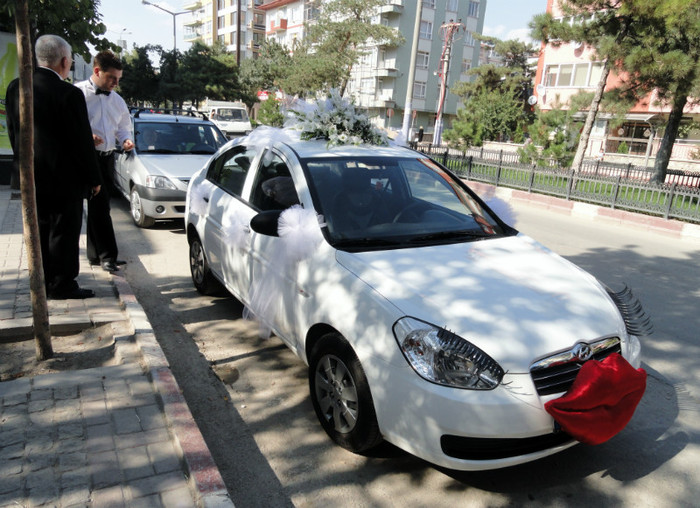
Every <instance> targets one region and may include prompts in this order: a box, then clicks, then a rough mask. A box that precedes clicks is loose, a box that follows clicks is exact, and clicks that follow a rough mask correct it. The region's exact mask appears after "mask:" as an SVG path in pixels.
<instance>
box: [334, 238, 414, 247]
mask: <svg viewBox="0 0 700 508" xmlns="http://www.w3.org/2000/svg"><path fill="white" fill-rule="evenodd" d="M401 244H403V242H398V241H396V240H387V239H386V238H344V239H342V240H336V241H334V242H333V247H336V248H339V247H391V246H396V245H401Z"/></svg>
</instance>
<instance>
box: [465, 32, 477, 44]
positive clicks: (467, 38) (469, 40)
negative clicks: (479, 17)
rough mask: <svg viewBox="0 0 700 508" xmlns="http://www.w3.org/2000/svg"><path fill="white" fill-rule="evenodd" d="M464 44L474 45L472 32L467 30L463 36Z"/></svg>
mask: <svg viewBox="0 0 700 508" xmlns="http://www.w3.org/2000/svg"><path fill="white" fill-rule="evenodd" d="M464 45H465V46H474V45H475V42H474V36H473V35H472V32H469V31H468V32H467V34H466V35H465V36H464Z"/></svg>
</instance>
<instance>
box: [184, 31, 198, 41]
mask: <svg viewBox="0 0 700 508" xmlns="http://www.w3.org/2000/svg"><path fill="white" fill-rule="evenodd" d="M183 39H184V41H185V42H194V41H198V40H201V39H202V34H200V33H199V32H189V33H187V32H185V34H184V35H183Z"/></svg>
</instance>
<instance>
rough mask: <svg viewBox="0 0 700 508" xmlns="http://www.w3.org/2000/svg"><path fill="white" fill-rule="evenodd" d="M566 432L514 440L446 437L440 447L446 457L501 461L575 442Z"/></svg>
mask: <svg viewBox="0 0 700 508" xmlns="http://www.w3.org/2000/svg"><path fill="white" fill-rule="evenodd" d="M573 441H574V439H573V438H572V437H571V436H570V435H568V434H566V433H565V432H555V433H552V434H545V435H543V436H535V437H526V438H520V439H514V438H498V439H496V438H470V437H462V436H451V435H448V434H446V435H444V436H441V437H440V446H441V448H442V451H443V453H444V454H445V455H447V456H449V457H454V458H456V459H462V460H499V459H506V458H509V457H519V456H521V455H528V454H530V453H537V452H541V451H543V450H549V449H550V448H555V447H557V446H562V445H565V444H568V443H571V442H573Z"/></svg>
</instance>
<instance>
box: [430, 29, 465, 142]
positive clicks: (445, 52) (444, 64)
mask: <svg viewBox="0 0 700 508" xmlns="http://www.w3.org/2000/svg"><path fill="white" fill-rule="evenodd" d="M464 28H465V27H464V24H463V23H462V22H461V20H458V21H457V22H456V23H455V22H453V21H452V20H450V21H449V22H448V23H445V24H444V25H442V26H441V27H440V33H441V34H442V40H443V44H442V55H441V56H440V70H439V71H438V77H439V78H440V98H439V100H438V110H437V115H436V118H435V133H434V134H433V144H434V145H437V146H439V145H441V144H442V130H443V126H442V114H443V110H444V108H445V97H446V96H447V74H448V72H449V70H450V56H451V53H452V41H454V39H455V36H456V35H457V33H458V32H459V31H460V30H464Z"/></svg>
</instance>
